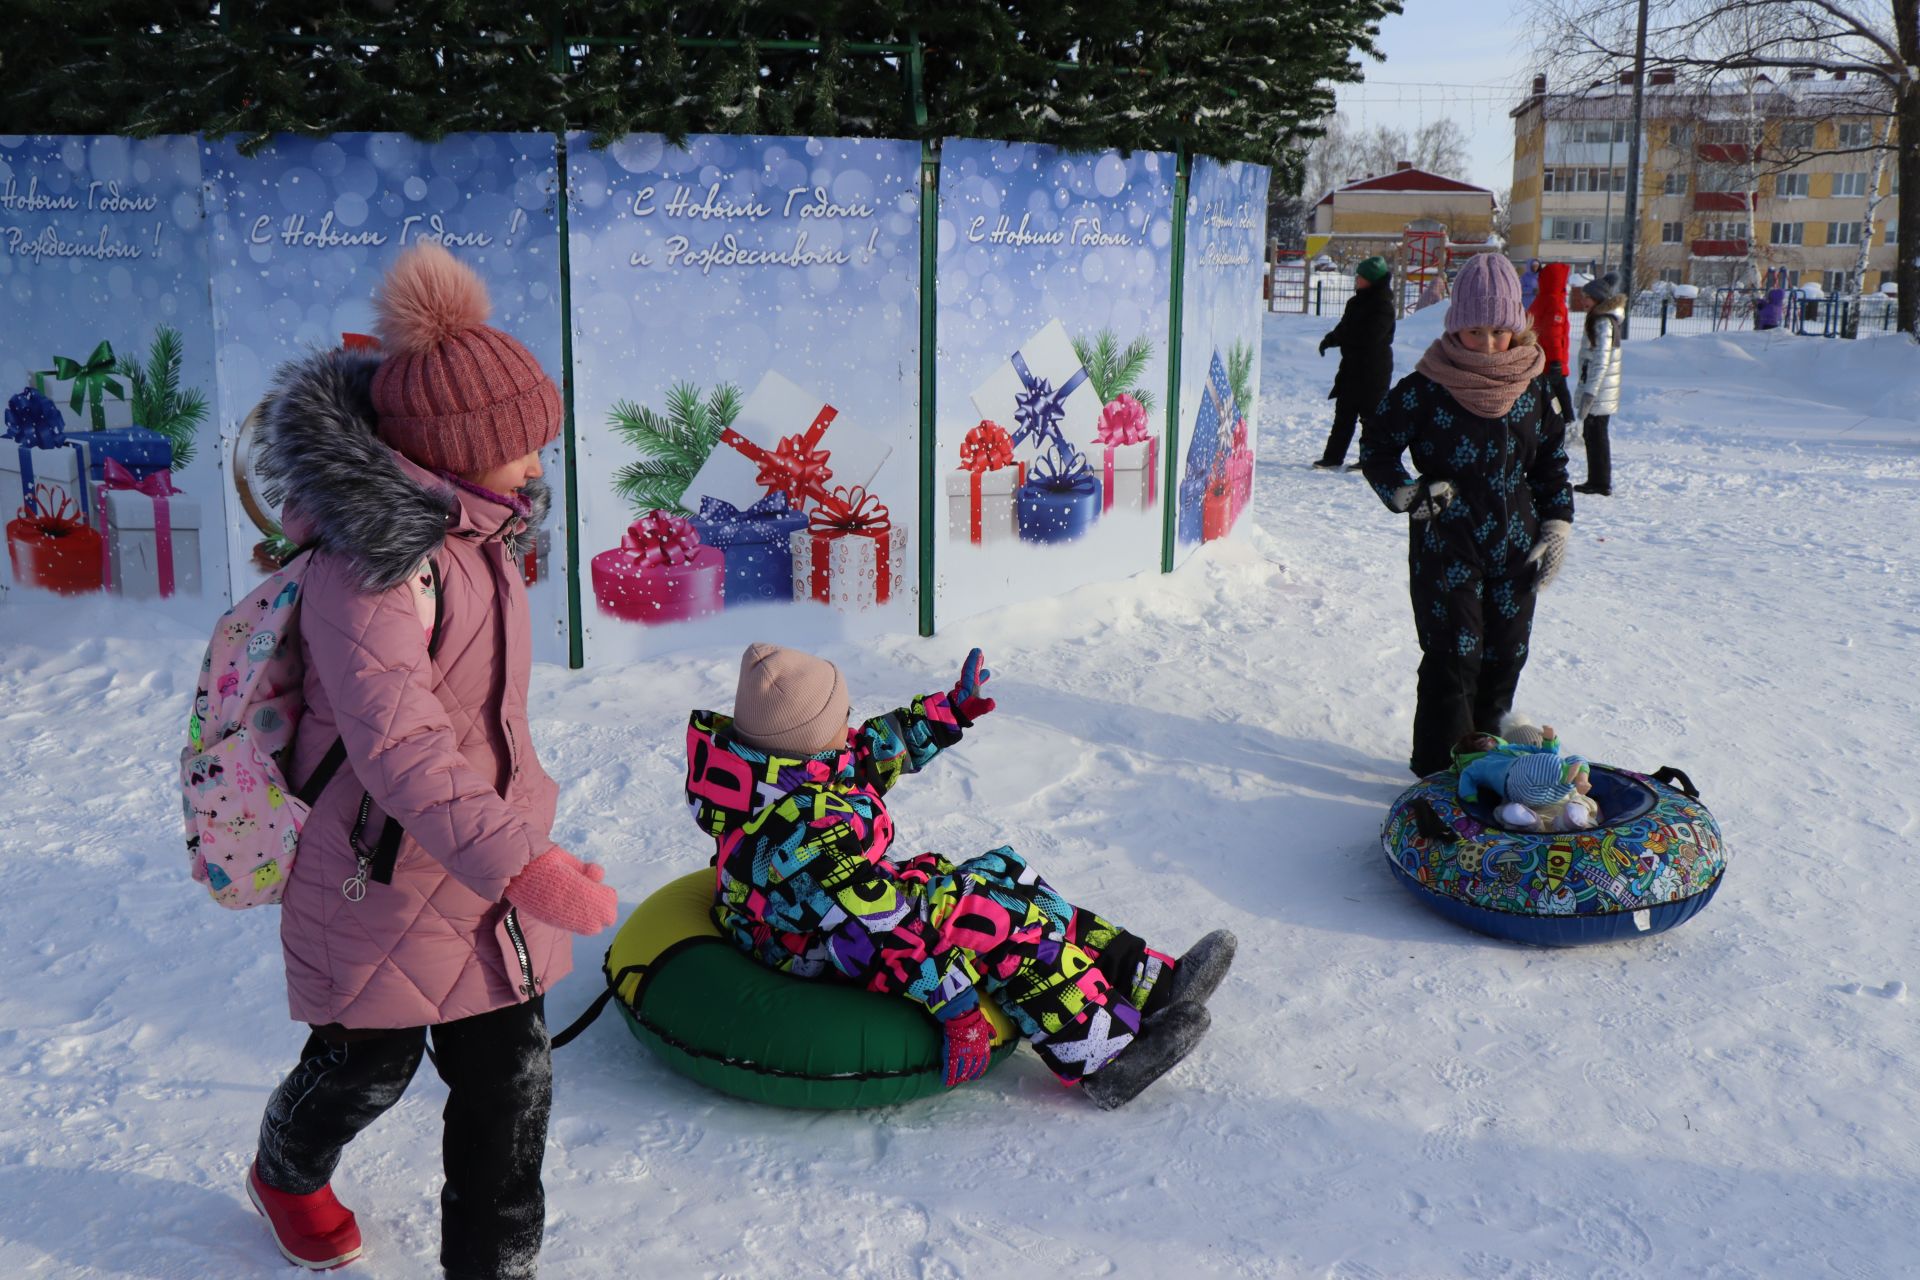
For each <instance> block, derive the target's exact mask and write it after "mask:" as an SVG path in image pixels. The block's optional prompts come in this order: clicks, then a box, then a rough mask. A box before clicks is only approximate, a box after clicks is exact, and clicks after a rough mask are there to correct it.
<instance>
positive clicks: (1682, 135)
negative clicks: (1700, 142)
mask: <svg viewBox="0 0 1920 1280" xmlns="http://www.w3.org/2000/svg"><path fill="white" fill-rule="evenodd" d="M1667 141H1668V142H1669V143H1671V144H1673V145H1674V146H1676V147H1684V146H1689V145H1691V144H1692V142H1693V126H1692V125H1690V124H1676V125H1674V126H1673V128H1671V129H1669V130H1667Z"/></svg>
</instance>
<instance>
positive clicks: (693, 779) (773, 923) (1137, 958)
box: [687, 693, 1163, 1082]
mask: <svg viewBox="0 0 1920 1280" xmlns="http://www.w3.org/2000/svg"><path fill="white" fill-rule="evenodd" d="M967 725H968V722H966V721H964V720H963V719H962V718H961V717H960V716H959V714H958V713H957V712H956V711H955V709H954V708H953V707H951V706H950V705H949V703H948V699H947V695H946V694H944V693H935V694H927V695H924V696H922V697H918V698H915V699H914V700H913V704H912V705H911V706H910V707H903V708H900V709H898V710H896V711H892V712H889V713H888V714H886V715H883V716H877V717H875V718H874V719H872V720H869V721H867V722H866V723H865V724H864V725H862V726H861V727H860V728H859V729H858V730H856V731H855V732H854V734H853V741H852V742H851V744H850V745H848V746H845V747H842V748H840V749H838V750H835V751H829V752H823V753H821V754H820V755H816V756H812V757H809V758H805V759H799V758H790V757H784V756H769V755H768V754H767V753H766V752H764V751H759V750H756V749H755V748H753V747H749V746H747V745H746V744H744V743H742V742H740V741H738V740H737V739H735V738H734V736H733V731H732V726H733V721H732V718H731V717H729V716H724V715H718V714H715V713H713V712H708V711H697V712H695V713H694V714H693V717H692V720H691V721H690V723H689V725H688V728H687V799H688V802H689V803H690V804H691V805H692V807H693V814H694V820H695V821H696V822H698V823H699V824H700V829H701V830H702V831H705V832H706V833H707V834H708V835H710V836H712V837H713V838H714V841H715V843H716V845H717V846H718V849H717V852H716V854H715V859H714V863H715V901H714V919H715V920H716V921H717V922H718V923H719V925H720V927H721V929H722V930H723V931H725V932H726V933H727V935H728V936H729V937H731V938H732V939H733V940H734V942H735V943H736V944H737V945H738V946H739V947H740V948H741V950H743V951H746V952H748V953H749V954H751V955H753V956H754V957H755V958H756V959H758V960H760V961H761V962H762V963H763V964H766V965H769V966H771V967H773V968H775V969H779V970H781V971H782V972H785V973H790V974H793V975H794V976H795V977H800V978H815V977H839V978H841V979H843V980H846V981H851V982H857V983H859V984H860V985H862V986H864V987H866V988H867V989H869V990H871V991H879V992H884V993H887V994H892V995H903V996H906V997H908V998H909V999H912V1000H915V1001H917V1002H919V1003H920V1004H923V1005H925V1006H926V1008H927V1012H929V1013H930V1014H932V1015H933V1016H934V1017H935V1018H937V1019H939V1020H941V1021H942V1022H945V1021H947V1020H949V1019H952V1018H956V1017H959V1016H960V1015H961V1014H964V1013H967V1012H969V1011H971V1010H973V1009H975V1008H977V1007H978V1006H979V1000H980V997H979V994H978V990H977V988H981V987H984V988H985V989H986V990H987V991H988V992H989V993H991V994H992V995H993V997H994V999H995V1001H996V1003H998V1004H999V1006H1000V1008H1001V1009H1002V1010H1003V1011H1004V1012H1005V1013H1006V1014H1007V1016H1008V1017H1009V1018H1010V1019H1011V1020H1012V1021H1013V1023H1014V1025H1015V1026H1017V1027H1018V1028H1019V1029H1020V1032H1021V1034H1022V1035H1023V1036H1025V1037H1026V1039H1027V1040H1028V1041H1029V1042H1030V1043H1031V1044H1032V1045H1033V1047H1034V1048H1035V1050H1036V1051H1038V1053H1039V1054H1040V1057H1041V1059H1042V1060H1043V1061H1045V1062H1046V1064H1047V1065H1048V1066H1049V1067H1050V1068H1052V1069H1053V1071H1054V1073H1055V1074H1056V1075H1058V1076H1059V1077H1060V1078H1061V1079H1062V1080H1065V1081H1069V1082H1071V1081H1076V1080H1078V1079H1080V1078H1081V1077H1083V1076H1087V1075H1091V1074H1092V1073H1093V1072H1095V1071H1097V1070H1099V1069H1100V1067H1102V1066H1103V1065H1105V1064H1106V1063H1107V1062H1108V1061H1109V1060H1111V1059H1112V1058H1113V1057H1114V1055H1116V1054H1117V1053H1119V1052H1120V1051H1121V1050H1122V1049H1124V1048H1126V1046H1127V1045H1128V1044H1129V1043H1131V1041H1132V1039H1133V1036H1134V1035H1135V1034H1136V1033H1137V1032H1138V1031H1139V1029H1140V1012H1139V1006H1140V1004H1141V1003H1143V1002H1144V1000H1145V998H1146V996H1147V994H1148V993H1149V992H1150V990H1151V987H1152V982H1153V979H1154V977H1156V976H1157V975H1158V974H1159V973H1160V972H1161V971H1162V960H1163V958H1162V957H1160V956H1159V954H1158V953H1155V952H1149V951H1148V950H1147V949H1146V944H1145V943H1144V942H1143V941H1142V940H1141V939H1140V938H1138V937H1137V936H1135V935H1133V934H1130V933H1128V932H1126V931H1125V930H1123V929H1121V928H1119V927H1118V926H1116V925H1113V924H1110V923H1109V922H1107V921H1105V920H1102V919H1101V918H1100V917H1099V916H1096V915H1094V914H1093V913H1092V912H1089V911H1085V910H1082V909H1080V908H1077V907H1075V906H1073V905H1072V904H1070V903H1068V902H1067V901H1066V900H1065V899H1063V898H1061V897H1060V895H1059V894H1058V893H1056V892H1054V890H1053V889H1052V887H1051V886H1049V885H1048V884H1047V883H1046V881H1044V880H1042V879H1041V878H1040V877H1039V876H1038V875H1037V874H1036V873H1035V872H1034V871H1033V870H1032V869H1031V868H1030V867H1028V866H1027V864H1026V862H1025V861H1024V860H1023V859H1022V858H1021V857H1020V855H1019V854H1017V853H1015V852H1014V851H1013V850H1012V849H1010V848H999V849H995V850H993V851H992V852H990V853H985V854H982V855H980V856H979V857H977V858H974V859H972V860H971V861H968V862H964V863H961V864H960V865H958V866H955V865H954V864H953V863H950V862H948V861H947V860H946V859H944V858H942V857H940V856H938V855H937V854H931V853H923V854H921V855H919V856H918V857H914V858H911V859H909V860H907V861H905V862H901V863H895V862H893V861H891V860H889V859H888V858H887V857H886V853H887V849H888V847H889V846H890V845H891V844H892V843H893V835H894V832H893V819H892V817H891V816H890V815H889V814H888V813H887V806H886V802H885V800H884V799H883V798H882V797H883V796H884V795H885V793H886V792H887V791H889V790H891V789H892V788H893V786H894V784H895V783H897V782H898V781H899V780H900V779H901V778H902V777H903V776H904V775H906V774H909V773H917V772H919V771H920V770H921V769H922V768H924V767H925V766H926V764H927V762H928V761H930V760H932V759H933V757H934V756H935V755H937V754H939V752H940V751H942V750H943V749H945V748H947V747H950V746H952V745H953V744H954V743H956V742H958V741H959V740H960V736H961V733H962V730H963V729H964V728H966V727H967Z"/></svg>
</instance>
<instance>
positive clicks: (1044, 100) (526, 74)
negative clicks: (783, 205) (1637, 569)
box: [0, 0, 1400, 166]
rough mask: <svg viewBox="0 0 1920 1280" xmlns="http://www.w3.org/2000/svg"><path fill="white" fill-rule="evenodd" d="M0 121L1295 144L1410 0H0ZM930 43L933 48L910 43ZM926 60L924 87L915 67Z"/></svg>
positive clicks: (161, 128) (49, 126)
mask: <svg viewBox="0 0 1920 1280" xmlns="http://www.w3.org/2000/svg"><path fill="white" fill-rule="evenodd" d="M3 7H4V9H5V15H4V17H0V34H4V35H5V36H6V37H7V38H6V39H5V42H4V44H0V48H5V49H8V50H23V49H30V50H32V51H33V52H32V56H30V57H17V58H16V57H10V58H9V60H8V67H7V72H8V74H7V76H6V77H5V79H4V81H0V132H7V133H29V132H61V133H122V134H134V135H146V134H154V133H192V132H206V133H210V134H214V135H220V136H224V135H234V136H237V137H238V138H239V140H240V142H241V144H242V146H243V148H251V147H253V146H257V145H259V144H260V143H263V142H264V141H265V140H266V139H267V138H269V137H271V136H272V135H273V134H274V133H276V132H283V131H284V132H292V133H304V134H325V133H334V132H343V131H348V130H376V129H377V130H398V131H403V132H406V133H411V134H414V135H416V136H419V137H425V138H433V137H438V136H440V135H442V134H445V133H449V132H454V131H459V130H560V129H581V130H586V131H588V132H590V133H592V134H594V135H595V136H596V138H598V139H602V140H604V139H610V138H614V137H618V136H621V135H624V134H626V133H629V132H657V133H663V134H666V135H667V136H668V137H669V138H673V139H679V138H682V137H685V136H686V135H687V134H689V133H703V132H711V133H820V134H837V135H843V136H856V137H860V136H869V137H876V136H877V137H909V138H911V137H925V138H940V137H991V138H1006V139H1009V140H1013V141H1030V142H1047V143H1054V144H1057V145H1060V146H1066V147H1076V148H1100V147H1122V148H1130V149H1131V148H1155V149H1163V150H1171V149H1173V148H1174V147H1176V146H1185V147H1186V148H1187V149H1188V150H1190V151H1193V152H1196V153H1204V154H1207V155H1213V156H1219V157H1222V158H1226V159H1240V160H1252V161H1257V162H1260V163H1265V164H1275V165H1280V166H1288V165H1290V163H1291V160H1292V154H1293V153H1292V148H1293V146H1294V145H1295V144H1296V142H1297V140H1298V139H1299V138H1300V137H1304V136H1308V135H1310V134H1311V133H1312V132H1313V130H1314V128H1315V125H1314V122H1316V121H1318V120H1320V119H1321V118H1322V117H1324V116H1325V115H1326V114H1327V113H1328V112H1329V111H1330V110H1331V108H1332V105H1333V86H1334V85H1335V84H1337V83H1340V82H1343V81H1352V80H1357V79H1358V78H1359V64H1358V63H1357V61H1356V60H1355V58H1356V55H1358V54H1369V55H1370V54H1372V53H1373V51H1374V50H1373V41H1374V38H1375V36H1376V34H1377V32H1378V28H1379V22H1380V19H1381V18H1382V17H1383V16H1385V15H1386V14H1389V13H1395V12H1398V11H1399V8H1400V3H1399V0H1353V3H1348V4H1339V5H1328V4H1324V3H1318V2H1312V3H1310V2H1309V0H1051V2H1042V0H1000V2H998V3H996V2H993V0H941V2H940V3H933V2H932V0H814V2H813V3H810V4H807V5H770V4H752V3H744V4H742V3H736V4H726V5H698V6H697V5H687V4H682V3H675V2H673V0H599V2H597V3H596V2H591V0H563V2H558V3H551V4H546V5H526V4H524V3H518V2H517V0H415V2H414V3H410V4H407V5H399V4H397V3H395V2H394V0H303V2H302V3H298V4H296V3H293V0H254V2H253V3H250V4H246V5H233V4H217V3H214V2H213V0H197V2H196V0H9V3H8V4H7V5H5V6H3ZM903 48H917V49H918V57H917V58H915V57H911V56H908V55H907V54H905V53H903V52H901V50H902V49H903ZM916 63H917V65H918V68H919V84H920V90H921V92H920V105H921V110H920V111H916V110H915V109H914V105H913V99H912V95H911V94H910V92H909V84H910V82H911V80H912V79H913V75H912V72H913V70H914V66H915V64H916Z"/></svg>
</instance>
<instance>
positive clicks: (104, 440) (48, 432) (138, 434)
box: [0, 387, 173, 522]
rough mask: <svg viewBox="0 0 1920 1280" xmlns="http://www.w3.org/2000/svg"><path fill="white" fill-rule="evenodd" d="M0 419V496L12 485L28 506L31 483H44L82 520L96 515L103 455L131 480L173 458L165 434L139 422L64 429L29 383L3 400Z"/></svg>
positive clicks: (159, 468)
mask: <svg viewBox="0 0 1920 1280" xmlns="http://www.w3.org/2000/svg"><path fill="white" fill-rule="evenodd" d="M4 422H5V425H6V431H5V435H4V439H5V440H6V441H7V442H8V443H7V444H0V495H5V494H10V493H12V492H13V491H14V489H16V488H17V489H18V490H19V491H20V497H21V501H22V502H24V503H25V504H26V505H27V506H29V507H31V506H32V505H33V502H34V490H35V488H36V487H37V486H39V485H41V484H50V485H53V486H55V487H57V488H59V489H60V490H61V491H62V492H64V493H65V494H66V495H67V497H68V498H69V499H71V500H72V501H74V502H76V503H77V504H78V505H79V508H80V516H81V518H82V519H85V520H88V521H94V522H97V521H98V519H99V516H98V514H97V513H96V512H95V511H94V510H93V488H94V486H96V485H98V484H100V483H101V481H103V480H105V479H106V464H107V461H108V459H112V460H113V461H115V462H118V463H119V464H120V465H121V466H122V467H123V468H125V469H126V470H127V471H128V472H129V473H131V474H132V475H133V477H134V478H135V479H137V480H138V479H144V478H146V477H147V476H149V475H152V474H153V473H154V472H156V471H162V470H165V469H167V468H168V467H170V466H171V465H172V462H173V449H172V446H171V445H169V444H168V443H167V438H166V437H165V436H163V435H161V434H160V433H159V432H157V431H148V430H147V429H146V428H145V427H115V428H110V429H108V430H105V431H69V430H68V429H67V422H66V419H65V418H64V417H62V416H61V413H60V409H59V407H58V406H57V405H55V404H54V403H53V401H51V400H49V399H48V398H47V397H46V396H44V395H42V394H41V393H40V392H39V391H38V390H36V389H35V388H33V387H28V388H26V389H25V390H23V391H20V392H18V393H16V394H15V395H14V396H13V397H12V398H11V399H9V400H8V401H7V407H6V412H5V415H4Z"/></svg>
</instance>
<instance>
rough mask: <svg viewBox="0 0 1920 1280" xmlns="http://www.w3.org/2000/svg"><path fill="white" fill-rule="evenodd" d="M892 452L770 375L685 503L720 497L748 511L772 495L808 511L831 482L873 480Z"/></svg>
mask: <svg viewBox="0 0 1920 1280" xmlns="http://www.w3.org/2000/svg"><path fill="white" fill-rule="evenodd" d="M892 452H893V445H892V444H891V443H890V442H889V441H887V440H885V439H883V438H882V437H880V436H876V435H872V434H870V433H868V432H865V431H862V430H860V429H859V428H858V427H856V426H854V425H853V424H851V423H848V422H846V421H845V420H843V419H842V418H841V416H840V411H839V410H838V409H836V408H835V407H834V406H833V405H830V404H828V403H826V402H825V401H823V400H822V399H820V397H818V396H815V395H813V394H811V393H809V392H806V391H803V390H801V389H800V388H799V387H798V386H795V385H794V384H793V383H792V382H790V381H788V380H787V379H786V378H784V377H782V376H781V375H779V374H777V373H772V372H769V373H768V374H767V375H766V376H765V377H763V378H761V379H760V383H759V385H758V386H756V387H754V389H753V392H752V394H750V395H749V396H748V397H747V398H746V400H745V402H744V403H742V404H741V406H740V413H739V416H737V417H736V418H735V419H734V422H733V425H732V426H731V427H728V428H727V429H726V430H725V431H723V432H722V433H721V434H720V443H719V444H717V445H715V446H714V449H713V452H712V453H710V454H708V455H707V460H706V461H705V462H704V463H702V464H701V466H700V470H699V471H697V472H695V473H694V477H693V479H692V480H691V481H690V482H689V483H688V484H687V489H686V495H685V496H684V497H682V498H681V499H680V501H681V504H682V505H684V506H686V507H688V508H697V507H698V506H699V503H700V499H702V498H719V499H721V500H723V501H725V502H730V503H732V504H733V505H734V506H735V507H737V508H739V509H740V510H742V511H744V510H746V509H747V508H749V507H751V506H752V505H753V504H754V503H756V502H758V501H759V500H760V499H761V498H763V497H765V496H766V495H767V494H769V493H784V494H786V495H787V497H788V499H789V500H790V501H791V502H792V503H793V505H794V506H796V507H800V508H803V509H805V508H811V507H813V506H815V505H817V504H818V503H820V502H821V501H823V500H824V499H825V498H826V497H827V496H828V494H829V492H830V487H831V486H833V485H836V484H838V485H841V486H845V487H849V488H852V487H862V486H865V485H867V484H869V483H871V482H872V480H873V478H874V476H876V475H878V474H879V472H880V468H881V466H882V465H883V464H884V463H885V462H886V460H887V456H888V455H889V454H891V453H892Z"/></svg>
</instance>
